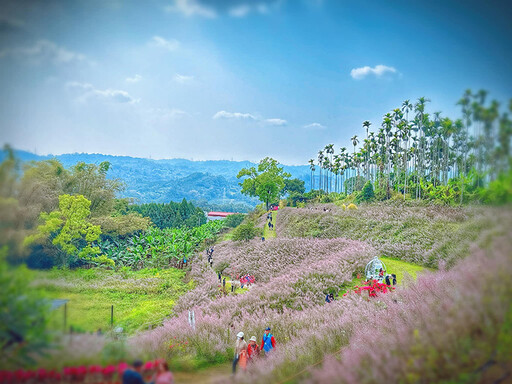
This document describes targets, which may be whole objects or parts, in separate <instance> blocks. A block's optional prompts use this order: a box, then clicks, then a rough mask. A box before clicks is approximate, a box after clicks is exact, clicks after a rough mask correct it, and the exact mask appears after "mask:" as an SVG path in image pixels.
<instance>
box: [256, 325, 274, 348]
mask: <svg viewBox="0 0 512 384" xmlns="http://www.w3.org/2000/svg"><path fill="white" fill-rule="evenodd" d="M275 347H276V340H275V339H274V336H273V335H272V334H271V333H270V327H267V328H266V329H265V333H264V334H263V338H262V340H261V347H260V350H264V351H265V355H267V354H268V353H269V352H270V351H272V350H273V349H274V348H275Z"/></svg>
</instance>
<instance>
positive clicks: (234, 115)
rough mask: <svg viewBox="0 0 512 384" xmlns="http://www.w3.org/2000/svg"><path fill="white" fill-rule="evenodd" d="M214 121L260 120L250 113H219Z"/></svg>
mask: <svg viewBox="0 0 512 384" xmlns="http://www.w3.org/2000/svg"><path fill="white" fill-rule="evenodd" d="M212 118H213V119H215V120H217V119H235V120H254V121H255V120H258V119H257V118H256V117H255V116H254V115H251V114H250V113H240V112H226V111H219V112H217V113H216V114H215V115H213V117H212Z"/></svg>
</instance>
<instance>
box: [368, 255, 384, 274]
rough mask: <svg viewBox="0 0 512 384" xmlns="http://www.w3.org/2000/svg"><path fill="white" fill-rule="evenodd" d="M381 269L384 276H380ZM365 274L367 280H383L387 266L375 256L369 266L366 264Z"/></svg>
mask: <svg viewBox="0 0 512 384" xmlns="http://www.w3.org/2000/svg"><path fill="white" fill-rule="evenodd" d="M381 268H382V270H383V271H384V274H383V276H379V272H380V269H381ZM364 274H365V276H366V280H382V279H383V278H384V275H385V274H386V265H385V264H384V263H383V262H382V261H381V260H380V259H379V258H378V257H377V256H375V257H374V258H373V259H372V260H371V261H370V262H369V263H368V264H366V268H365V269H364Z"/></svg>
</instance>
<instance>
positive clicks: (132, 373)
mask: <svg viewBox="0 0 512 384" xmlns="http://www.w3.org/2000/svg"><path fill="white" fill-rule="evenodd" d="M142 365H143V364H142V361H140V360H135V361H134V362H133V364H132V366H131V367H130V368H128V369H127V370H126V371H124V372H123V377H122V381H123V384H145V383H144V379H143V378H142V375H141V373H140V371H141V370H142Z"/></svg>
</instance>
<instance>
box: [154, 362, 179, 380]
mask: <svg viewBox="0 0 512 384" xmlns="http://www.w3.org/2000/svg"><path fill="white" fill-rule="evenodd" d="M156 369H157V371H156V374H155V378H154V380H153V383H154V384H174V377H173V375H172V373H171V371H170V370H169V365H168V364H167V362H166V361H165V360H160V361H159V362H158V365H157V366H156Z"/></svg>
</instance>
